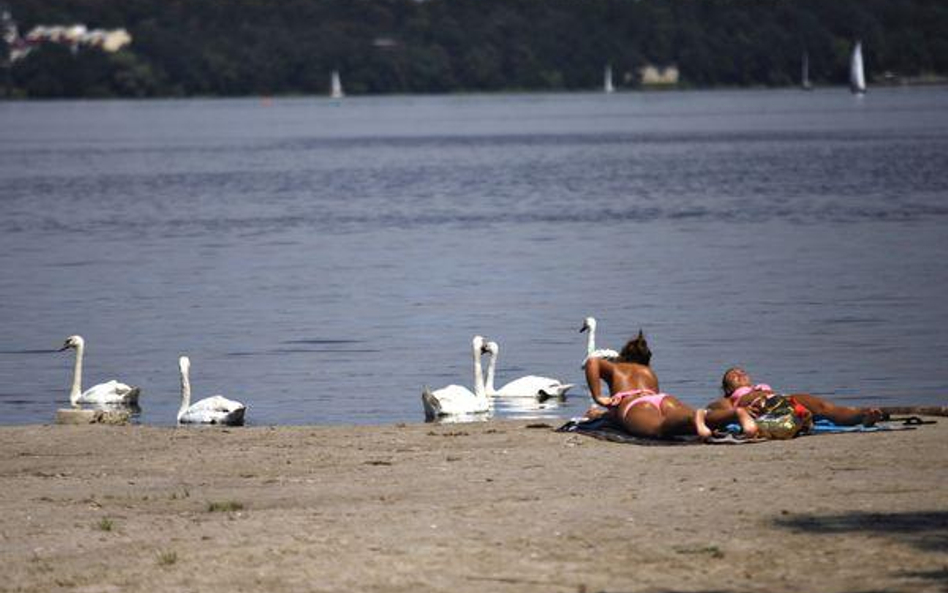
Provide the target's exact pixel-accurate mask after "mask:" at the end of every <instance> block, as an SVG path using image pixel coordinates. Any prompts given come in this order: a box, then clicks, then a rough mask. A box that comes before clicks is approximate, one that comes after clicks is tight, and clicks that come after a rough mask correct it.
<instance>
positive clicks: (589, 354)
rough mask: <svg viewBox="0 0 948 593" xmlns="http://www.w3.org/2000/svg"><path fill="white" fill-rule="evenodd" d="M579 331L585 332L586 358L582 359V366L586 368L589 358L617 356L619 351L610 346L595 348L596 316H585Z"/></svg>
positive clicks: (611, 358) (615, 357) (612, 358)
mask: <svg viewBox="0 0 948 593" xmlns="http://www.w3.org/2000/svg"><path fill="white" fill-rule="evenodd" d="M579 331H580V332H588V333H587V334H586V358H584V359H583V366H582V368H586V363H587V362H589V359H590V358H604V359H606V360H615V359H617V358H619V353H618V352H616V351H615V350H613V349H611V348H596V318H595V317H587V318H586V319H584V320H583V327H581V328H580V329H579Z"/></svg>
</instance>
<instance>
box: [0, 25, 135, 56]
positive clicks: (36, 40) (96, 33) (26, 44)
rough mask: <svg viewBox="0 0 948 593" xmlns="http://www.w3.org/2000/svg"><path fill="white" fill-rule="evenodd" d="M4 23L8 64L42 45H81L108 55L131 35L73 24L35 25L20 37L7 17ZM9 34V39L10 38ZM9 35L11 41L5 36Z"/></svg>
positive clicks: (126, 41) (121, 45)
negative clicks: (7, 47)
mask: <svg viewBox="0 0 948 593" xmlns="http://www.w3.org/2000/svg"><path fill="white" fill-rule="evenodd" d="M5 16H7V20H8V21H9V22H10V23H12V25H11V26H7V27H6V30H5V32H4V39H5V40H6V41H7V44H8V45H9V47H10V55H9V61H10V62H11V63H12V62H16V61H17V60H21V59H23V58H25V57H26V56H28V55H29V54H30V52H31V51H32V50H33V49H35V48H37V47H39V46H40V45H43V44H44V43H56V44H60V45H66V46H69V47H70V48H72V50H73V51H76V50H78V48H79V47H80V46H86V47H96V48H99V49H101V50H102V51H106V52H109V53H113V52H117V51H118V50H120V49H122V48H123V47H125V46H126V45H128V44H130V43H131V42H132V36H131V35H130V34H129V33H128V31H126V30H125V29H111V30H107V29H92V30H89V29H88V28H86V26H85V25H83V24H75V25H52V26H46V25H37V26H36V27H33V28H32V29H30V32H29V33H27V34H26V35H24V36H22V37H20V36H19V35H17V33H16V24H15V23H13V21H12V19H10V18H9V14H6V15H5ZM10 31H12V36H10V35H9V33H10ZM8 36H10V37H11V38H10V39H7V37H8Z"/></svg>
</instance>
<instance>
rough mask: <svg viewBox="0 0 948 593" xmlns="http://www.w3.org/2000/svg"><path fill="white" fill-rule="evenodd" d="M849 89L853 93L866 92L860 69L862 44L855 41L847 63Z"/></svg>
mask: <svg viewBox="0 0 948 593" xmlns="http://www.w3.org/2000/svg"><path fill="white" fill-rule="evenodd" d="M849 89H850V90H851V91H852V92H854V93H860V94H861V93H865V92H866V75H865V73H864V72H863V67H862V43H861V42H859V41H857V42H856V47H854V48H853V56H852V59H851V60H850V61H849Z"/></svg>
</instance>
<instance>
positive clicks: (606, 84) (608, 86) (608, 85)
mask: <svg viewBox="0 0 948 593" xmlns="http://www.w3.org/2000/svg"><path fill="white" fill-rule="evenodd" d="M604 79H605V80H604V81H603V83H602V90H603V92H606V93H614V92H615V91H616V87H614V86H612V66H610V65H609V64H606V72H605V75H604Z"/></svg>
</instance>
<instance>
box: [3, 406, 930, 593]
mask: <svg viewBox="0 0 948 593" xmlns="http://www.w3.org/2000/svg"><path fill="white" fill-rule="evenodd" d="M939 420H940V421H939V423H938V424H936V425H931V426H922V427H920V428H919V429H918V430H914V431H905V432H888V433H875V434H842V435H828V436H813V437H805V438H801V439H797V440H795V441H790V442H767V443H761V444H754V445H744V446H688V447H642V446H635V445H624V444H615V443H608V442H603V441H597V440H594V439H590V438H588V437H583V436H579V435H568V434H559V433H555V432H552V431H551V430H550V429H549V428H542V427H541V428H529V427H528V423H526V422H522V421H521V422H513V421H501V422H491V423H481V424H466V425H442V426H433V425H421V424H417V425H399V426H387V427H280V428H266V427H254V428H243V429H240V428H234V429H223V430H222V429H213V428H210V429H206V428H205V429H201V428H199V429H194V428H188V429H175V428H162V427H148V426H124V427H110V426H27V427H3V428H0V451H2V455H0V484H2V494H3V496H2V498H0V500H2V503H0V504H2V507H0V511H2V512H0V591H37V592H40V591H42V592H46V591H89V592H91V591H220V592H231V591H405V592H409V591H411V592H417V591H452V592H456V591H461V592H463V591H499V592H505V591H524V592H527V591H530V592H555V591H601V590H602V591H613V592H618V591H787V592H791V591H792V592H794V593H799V592H801V591H827V592H843V591H846V592H857V591H866V592H868V591H944V590H945V589H946V587H948V558H946V555H945V552H946V550H948V421H946V419H944V418H941V419H939Z"/></svg>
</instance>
